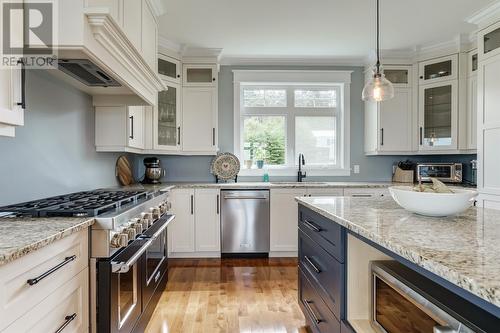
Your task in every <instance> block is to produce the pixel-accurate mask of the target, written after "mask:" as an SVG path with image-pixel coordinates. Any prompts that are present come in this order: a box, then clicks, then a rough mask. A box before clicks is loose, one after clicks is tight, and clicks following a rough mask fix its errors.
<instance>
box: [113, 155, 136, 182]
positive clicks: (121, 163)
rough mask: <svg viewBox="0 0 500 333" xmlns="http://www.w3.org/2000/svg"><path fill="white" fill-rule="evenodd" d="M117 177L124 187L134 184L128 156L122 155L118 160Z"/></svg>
mask: <svg viewBox="0 0 500 333" xmlns="http://www.w3.org/2000/svg"><path fill="white" fill-rule="evenodd" d="M116 177H117V178H118V181H119V182H120V184H121V185H122V186H127V185H130V184H133V183H134V176H132V164H130V161H129V160H128V158H127V156H125V155H122V156H120V157H118V159H117V160H116Z"/></svg>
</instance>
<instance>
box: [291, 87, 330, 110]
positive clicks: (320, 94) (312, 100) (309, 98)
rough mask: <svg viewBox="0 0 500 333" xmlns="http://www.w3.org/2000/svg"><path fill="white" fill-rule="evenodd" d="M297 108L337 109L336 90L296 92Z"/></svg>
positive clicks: (300, 90)
mask: <svg viewBox="0 0 500 333" xmlns="http://www.w3.org/2000/svg"><path fill="white" fill-rule="evenodd" d="M295 107H297V108H334V107H337V94H336V91H335V90H303V89H299V90H295Z"/></svg>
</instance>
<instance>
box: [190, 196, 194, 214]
mask: <svg viewBox="0 0 500 333" xmlns="http://www.w3.org/2000/svg"><path fill="white" fill-rule="evenodd" d="M193 214H194V195H192V194H191V215H193Z"/></svg>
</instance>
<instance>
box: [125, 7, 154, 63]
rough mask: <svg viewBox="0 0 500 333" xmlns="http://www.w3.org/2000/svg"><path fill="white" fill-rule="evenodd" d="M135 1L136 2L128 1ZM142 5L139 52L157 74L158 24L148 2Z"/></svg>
mask: <svg viewBox="0 0 500 333" xmlns="http://www.w3.org/2000/svg"><path fill="white" fill-rule="evenodd" d="M129 1H137V0H129ZM140 2H141V3H142V11H141V12H140V13H142V14H141V15H142V16H141V22H142V29H141V43H142V44H141V50H142V56H143V57H144V60H146V63H147V64H148V65H149V67H150V68H151V69H152V70H153V72H154V73H157V72H158V62H157V56H158V22H157V19H156V16H155V14H154V12H153V10H152V8H151V5H150V2H149V1H140Z"/></svg>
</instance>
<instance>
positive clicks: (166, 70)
mask: <svg viewBox="0 0 500 333" xmlns="http://www.w3.org/2000/svg"><path fill="white" fill-rule="evenodd" d="M158 73H159V74H160V76H161V78H162V79H163V80H167V81H170V82H173V83H176V84H179V85H180V84H182V75H181V74H182V65H181V61H180V60H178V59H174V58H172V57H169V56H166V55H163V54H159V55H158Z"/></svg>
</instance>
